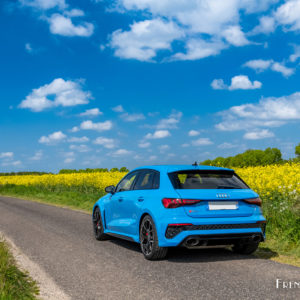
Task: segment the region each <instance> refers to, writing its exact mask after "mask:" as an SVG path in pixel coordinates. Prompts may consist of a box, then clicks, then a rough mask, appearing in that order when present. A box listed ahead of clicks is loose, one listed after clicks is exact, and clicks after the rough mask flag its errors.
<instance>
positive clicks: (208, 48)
mask: <svg viewBox="0 0 300 300" xmlns="http://www.w3.org/2000/svg"><path fill="white" fill-rule="evenodd" d="M227 47H228V46H227V45H226V44H224V43H223V42H222V41H221V40H212V41H206V40H203V39H200V38H198V39H195V38H192V39H189V40H188V41H187V42H186V45H185V48H186V53H182V52H178V53H176V54H174V55H173V58H174V59H178V60H196V59H202V58H205V57H208V56H212V55H217V54H219V53H220V52H221V50H223V49H225V48H227Z"/></svg>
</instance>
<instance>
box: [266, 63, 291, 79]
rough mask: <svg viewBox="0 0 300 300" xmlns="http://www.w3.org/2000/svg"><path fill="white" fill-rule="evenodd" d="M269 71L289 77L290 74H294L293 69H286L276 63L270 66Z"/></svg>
mask: <svg viewBox="0 0 300 300" xmlns="http://www.w3.org/2000/svg"><path fill="white" fill-rule="evenodd" d="M271 69H272V70H273V71H275V72H279V73H281V74H282V75H283V76H286V77H289V76H291V75H292V74H294V72H295V71H294V69H291V68H287V67H286V66H284V65H283V64H280V63H278V62H274V63H273V64H272V66H271Z"/></svg>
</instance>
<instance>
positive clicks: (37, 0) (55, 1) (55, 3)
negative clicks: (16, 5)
mask: <svg viewBox="0 0 300 300" xmlns="http://www.w3.org/2000/svg"><path fill="white" fill-rule="evenodd" d="M19 2H20V3H21V4H22V5H24V6H30V7H33V8H36V9H40V10H48V9H52V8H55V7H58V8H60V9H65V8H66V7H67V4H66V3H65V0H19Z"/></svg>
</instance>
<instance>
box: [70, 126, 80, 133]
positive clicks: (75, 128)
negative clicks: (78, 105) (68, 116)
mask: <svg viewBox="0 0 300 300" xmlns="http://www.w3.org/2000/svg"><path fill="white" fill-rule="evenodd" d="M79 130H80V129H79V127H78V126H74V127H73V128H72V129H71V130H70V131H71V132H78V131H79Z"/></svg>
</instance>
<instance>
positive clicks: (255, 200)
mask: <svg viewBox="0 0 300 300" xmlns="http://www.w3.org/2000/svg"><path fill="white" fill-rule="evenodd" d="M243 201H245V202H246V203H248V204H254V205H258V206H261V199H260V198H252V199H243Z"/></svg>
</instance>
